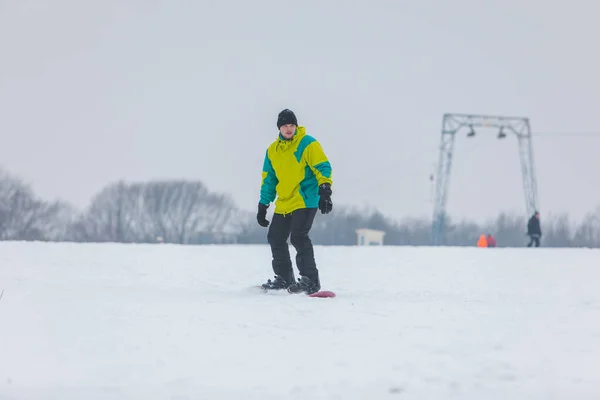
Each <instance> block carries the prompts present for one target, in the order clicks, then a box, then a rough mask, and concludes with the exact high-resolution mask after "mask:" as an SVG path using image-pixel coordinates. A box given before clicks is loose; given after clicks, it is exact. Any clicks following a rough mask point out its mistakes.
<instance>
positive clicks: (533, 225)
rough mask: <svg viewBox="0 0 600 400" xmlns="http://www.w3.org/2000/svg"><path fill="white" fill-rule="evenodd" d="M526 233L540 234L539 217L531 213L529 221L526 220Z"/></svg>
mask: <svg viewBox="0 0 600 400" xmlns="http://www.w3.org/2000/svg"><path fill="white" fill-rule="evenodd" d="M527 234H528V235H530V236H531V235H537V236H542V229H541V227H540V219H539V218H536V216H535V215H533V216H532V217H531V218H529V222H527Z"/></svg>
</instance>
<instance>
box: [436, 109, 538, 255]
mask: <svg viewBox="0 0 600 400" xmlns="http://www.w3.org/2000/svg"><path fill="white" fill-rule="evenodd" d="M476 127H486V128H489V127H495V128H498V129H499V132H498V139H504V138H505V137H506V136H507V134H514V135H515V136H516V137H517V139H518V143H519V156H520V159H521V173H522V175H523V188H524V190H525V209H526V211H527V214H528V215H531V214H533V212H534V211H535V210H537V208H538V198H537V182H536V178H535V168H534V163H533V144H532V139H531V130H530V126H529V119H528V118H521V117H501V116H489V115H469V114H444V117H443V120H442V141H441V146H440V157H439V161H438V172H437V177H436V181H435V205H434V211H433V224H432V236H433V237H432V241H433V244H434V245H438V246H439V245H444V244H445V233H446V220H447V218H446V200H447V198H448V186H449V183H450V170H451V168H452V151H453V148H454V140H455V138H456V134H457V133H458V132H459V131H460V130H461V129H462V128H467V129H468V130H469V133H468V134H467V137H473V136H475V129H474V128H476Z"/></svg>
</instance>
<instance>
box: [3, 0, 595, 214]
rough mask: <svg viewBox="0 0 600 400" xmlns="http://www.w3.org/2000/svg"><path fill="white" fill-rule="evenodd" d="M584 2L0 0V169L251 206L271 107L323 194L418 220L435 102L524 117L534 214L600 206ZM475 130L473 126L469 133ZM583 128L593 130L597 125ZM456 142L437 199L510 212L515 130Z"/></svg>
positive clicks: (588, 12) (87, 192)
mask: <svg viewBox="0 0 600 400" xmlns="http://www.w3.org/2000/svg"><path fill="white" fill-rule="evenodd" d="M599 12H600V3H598V2H597V1H594V0H589V1H581V0H571V1H568V2H567V1H560V0H555V1H551V2H548V1H541V0H505V1H502V2H500V1H484V0H455V1H451V2H450V1H442V0H437V1H433V0H415V1H399V0H388V1H384V0H369V1H367V0H364V1H356V0H344V1H342V0H339V1H328V0H310V1H306V0H303V1H285V0H255V1H242V0H237V1H225V0H203V1H175V0H164V1H156V0H143V1H142V0H135V1H134V0H102V1H94V2H91V1H88V2H84V1H80V0H70V1H67V0H56V1H52V2H47V1H41V0H38V1H31V0H0V139H1V146H0V165H1V166H2V167H4V168H6V169H8V170H9V171H10V172H12V173H14V174H17V175H19V176H21V177H22V178H24V179H25V180H26V181H27V182H29V183H31V184H32V185H33V187H34V189H35V190H36V192H37V193H38V194H39V195H41V196H43V197H45V198H48V199H54V198H62V199H65V200H67V201H69V202H72V203H73V204H74V205H76V206H78V207H85V206H86V205H87V204H88V203H89V201H90V199H91V197H92V196H93V195H94V194H95V193H97V192H98V191H99V190H100V189H101V188H102V187H103V186H105V185H106V184H108V183H110V182H113V181H116V180H118V179H126V180H131V181H133V180H149V179H165V178H166V179H169V178H173V179H178V178H186V179H200V180H202V181H203V182H205V184H206V185H207V186H208V187H209V189H211V190H214V191H219V192H229V193H231V194H232V196H233V197H234V199H235V201H236V203H237V204H238V206H240V207H241V208H243V209H247V210H255V208H256V203H257V201H258V198H259V185H260V180H261V167H262V162H263V157H264V153H265V149H266V147H267V146H268V145H269V143H270V142H271V141H272V140H274V139H275V138H276V135H277V128H276V125H275V124H276V119H277V113H278V112H279V111H280V110H281V109H283V108H291V109H292V110H294V111H295V112H296V114H297V117H298V120H299V122H300V124H303V125H305V126H306V127H307V132H308V133H309V134H311V135H313V136H314V137H316V138H317V139H318V140H319V141H320V142H321V143H322V145H323V147H324V149H325V151H326V153H327V155H328V156H329V158H330V161H331V164H332V166H333V178H334V197H333V201H334V207H335V205H339V204H346V205H357V206H362V205H367V204H368V205H371V206H375V207H377V208H379V209H380V210H382V211H383V212H384V213H385V214H387V215H390V216H392V217H395V218H402V217H405V216H416V217H426V218H430V217H431V215H432V212H433V187H432V183H431V181H430V180H429V177H430V174H432V173H433V174H434V173H435V172H436V164H437V159H438V155H439V153H438V152H439V150H438V147H439V143H440V129H441V122H442V115H443V114H444V113H446V112H456V113H485V114H493V115H515V116H524V117H529V118H530V122H531V127H532V130H533V134H534V140H533V143H534V158H535V160H534V161H535V166H536V172H537V180H538V193H539V200H540V210H541V212H542V213H544V214H548V213H558V212H568V213H569V214H571V215H572V216H573V217H574V218H580V217H581V216H582V215H583V214H584V213H586V212H588V211H591V210H593V209H594V208H595V207H596V206H597V205H599V204H600V156H599V155H598V154H599V151H600V114H599V111H600V78H599V71H600V50H598V49H599V45H598V40H599V38H600V25H599V24H598V23H597V16H598V13H599ZM484 133H486V135H484ZM594 134H595V135H594ZM495 135H496V132H495V131H487V132H481V135H478V136H476V137H475V138H473V139H467V138H466V137H464V135H461V136H460V137H458V138H457V141H456V145H455V154H454V155H455V157H454V164H453V165H454V166H453V169H452V176H451V181H450V192H449V197H448V212H449V213H451V214H452V215H454V216H457V217H468V218H474V219H479V220H480V219H483V218H487V217H493V216H495V215H496V214H497V213H498V212H499V211H500V210H506V211H514V212H518V213H524V212H525V202H524V194H523V185H522V181H521V172H520V165H519V158H518V151H517V141H516V138H514V137H509V138H507V140H505V141H502V142H500V141H498V140H496V139H495Z"/></svg>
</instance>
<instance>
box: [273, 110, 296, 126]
mask: <svg viewBox="0 0 600 400" xmlns="http://www.w3.org/2000/svg"><path fill="white" fill-rule="evenodd" d="M287 124H294V125H296V126H298V120H297V119H296V115H295V114H294V112H293V111H292V110H288V109H287V108H286V109H285V110H283V111H282V112H280V113H279V116H278V117H277V129H279V128H281V126H282V125H287Z"/></svg>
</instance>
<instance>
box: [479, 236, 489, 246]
mask: <svg viewBox="0 0 600 400" xmlns="http://www.w3.org/2000/svg"><path fill="white" fill-rule="evenodd" d="M477 247H488V243H487V239H486V238H485V235H484V234H481V235H480V236H479V240H478V241H477Z"/></svg>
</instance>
